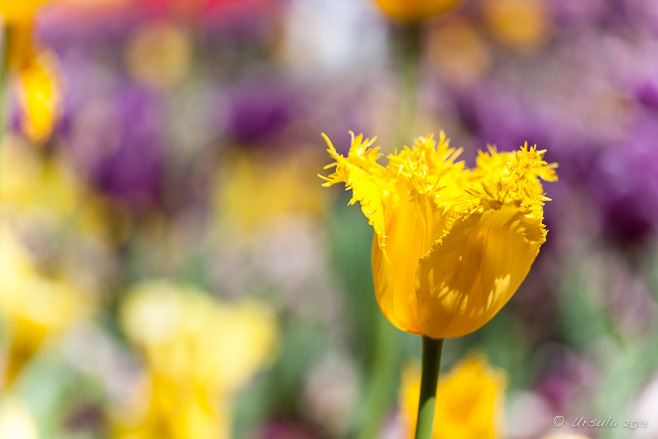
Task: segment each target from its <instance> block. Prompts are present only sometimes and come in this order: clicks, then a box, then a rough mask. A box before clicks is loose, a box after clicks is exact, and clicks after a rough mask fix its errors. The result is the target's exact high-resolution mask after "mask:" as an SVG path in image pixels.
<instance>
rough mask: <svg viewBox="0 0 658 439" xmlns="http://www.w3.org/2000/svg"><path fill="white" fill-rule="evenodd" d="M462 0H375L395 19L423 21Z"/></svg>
mask: <svg viewBox="0 0 658 439" xmlns="http://www.w3.org/2000/svg"><path fill="white" fill-rule="evenodd" d="M460 1H461V0H375V2H376V3H377V5H379V7H380V8H381V9H382V10H383V11H384V12H385V13H386V14H387V15H388V16H389V17H390V18H392V19H393V20H398V21H404V22H417V21H421V20H424V19H427V18H430V17H433V16H435V15H438V14H440V13H442V12H445V11H448V10H450V9H452V8H453V7H455V6H456V5H457V4H458V3H460Z"/></svg>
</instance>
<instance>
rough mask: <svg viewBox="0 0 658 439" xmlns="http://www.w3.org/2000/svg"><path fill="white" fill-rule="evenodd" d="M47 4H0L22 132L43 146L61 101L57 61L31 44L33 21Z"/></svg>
mask: <svg viewBox="0 0 658 439" xmlns="http://www.w3.org/2000/svg"><path fill="white" fill-rule="evenodd" d="M46 1H47V0H0V15H1V16H2V21H3V26H4V27H5V28H6V30H7V31H6V32H5V35H6V36H7V41H6V42H5V44H6V47H5V50H6V51H7V63H8V65H7V66H5V68H15V69H16V70H17V71H18V76H19V78H18V79H19V81H18V84H17V87H18V98H19V104H20V107H21V114H22V125H23V131H24V132H25V134H27V135H28V136H29V137H30V138H31V139H32V140H33V141H35V142H40V141H42V140H44V139H45V138H47V137H48V136H49V135H50V133H51V132H52V129H53V126H54V122H55V120H56V118H57V114H58V112H59V105H60V101H61V95H60V80H59V78H58V75H57V67H56V65H55V61H54V57H53V56H52V55H51V54H49V53H47V52H45V51H44V50H37V51H35V48H34V46H33V44H32V40H31V33H32V17H33V16H34V14H35V12H36V10H37V9H38V8H39V7H40V6H41V5H42V4H43V3H46Z"/></svg>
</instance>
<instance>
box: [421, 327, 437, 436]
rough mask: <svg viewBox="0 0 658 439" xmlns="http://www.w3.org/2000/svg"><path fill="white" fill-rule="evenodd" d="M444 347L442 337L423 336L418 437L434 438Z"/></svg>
mask: <svg viewBox="0 0 658 439" xmlns="http://www.w3.org/2000/svg"><path fill="white" fill-rule="evenodd" d="M442 348H443V339H442V338H441V339H438V340H436V339H433V338H430V337H427V336H423V371H422V374H421V378H420V398H419V400H418V418H417V422H416V436H415V437H416V439H431V438H432V427H433V425H434V406H435V404H436V387H437V385H438V384H439V366H440V364H441V350H442Z"/></svg>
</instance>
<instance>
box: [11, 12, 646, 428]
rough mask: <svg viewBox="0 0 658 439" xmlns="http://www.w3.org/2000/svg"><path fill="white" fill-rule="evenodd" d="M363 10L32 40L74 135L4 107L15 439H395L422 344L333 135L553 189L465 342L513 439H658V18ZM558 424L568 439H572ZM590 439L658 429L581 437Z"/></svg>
mask: <svg viewBox="0 0 658 439" xmlns="http://www.w3.org/2000/svg"><path fill="white" fill-rule="evenodd" d="M402 34H403V32H401V25H400V24H396V23H395V22H393V21H392V20H390V19H389V17H387V16H386V15H384V14H383V13H382V12H381V11H380V10H379V9H378V7H377V5H376V4H375V3H374V2H370V1H368V0H331V1H329V0H287V1H283V0H280V1H279V0H244V1H230V0H208V1H202V0H143V1H139V0H122V1H118V0H117V1H110V0H103V1H102V2H101V1H98V2H91V1H90V0H87V1H84V0H68V1H66V0H63V1H60V2H56V1H52V2H50V3H46V4H44V6H43V7H42V8H40V9H39V10H38V11H37V14H36V16H35V25H34V29H33V38H34V40H36V41H39V42H40V44H41V46H42V47H43V49H44V50H46V49H47V50H48V51H50V53H51V55H52V56H53V59H54V61H55V64H56V66H57V72H58V75H59V76H58V84H59V86H60V87H61V96H62V101H61V106H60V109H59V112H58V114H57V118H56V122H55V126H54V129H53V131H52V133H51V134H50V135H48V136H46V137H45V138H43V139H39V140H38V141H35V140H34V139H33V138H32V137H31V136H29V135H27V134H26V133H25V132H24V130H23V124H22V123H21V114H20V112H19V111H18V104H17V101H18V100H19V99H18V92H17V91H16V88H15V87H13V86H12V76H11V72H10V77H9V79H8V82H7V84H6V86H5V87H6V92H5V99H4V102H5V114H6V117H5V119H6V122H5V130H4V134H3V137H2V147H1V152H0V156H1V157H0V197H1V199H0V203H1V204H0V322H1V328H2V329H1V332H0V343H1V344H0V348H1V350H0V363H2V367H1V368H0V369H1V370H2V371H3V377H4V378H3V379H2V380H0V382H2V387H1V388H2V390H1V397H0V437H1V438H3V439H14V438H17V439H33V438H46V439H50V438H67V439H82V438H115V437H116V438H144V439H146V438H163V439H167V438H172V439H178V438H191V439H196V438H199V439H204V438H214V439H218V438H237V439H242V438H259V439H260V438H262V439H304V438H342V437H346V438H362V439H371V438H386V439H402V438H406V437H408V436H407V433H405V431H404V427H403V425H402V423H401V422H400V413H399V412H400V410H399V409H398V407H399V406H400V404H399V401H400V385H401V376H402V370H403V368H404V367H405V365H406V364H407V363H409V362H413V361H414V360H415V361H417V360H418V358H419V354H420V338H419V337H416V336H412V335H409V334H405V333H402V332H400V331H398V330H396V329H395V328H394V327H393V326H392V325H390V324H389V323H388V322H387V321H386V320H385V319H384V318H383V317H382V316H381V313H380V311H379V309H378V307H377V304H376V302H375V299H374V292H373V287H372V277H371V271H370V245H371V240H372V230H371V228H370V227H369V226H368V224H367V221H366V220H365V218H364V217H363V215H362V214H361V212H360V209H359V207H358V206H347V203H348V201H349V194H347V193H345V192H343V191H342V190H341V188H338V187H333V188H331V189H326V188H322V187H321V183H322V181H321V180H320V178H318V176H317V174H318V173H325V174H326V172H325V171H323V170H322V167H323V166H324V165H325V164H326V163H329V162H330V159H329V156H328V155H327V154H326V151H325V149H326V145H325V144H324V141H323V140H322V138H321V136H320V133H322V132H324V133H326V134H327V135H328V136H329V137H330V138H331V139H332V141H333V143H334V144H335V145H336V147H337V148H338V149H339V150H340V151H342V152H343V153H344V152H346V150H347V148H348V146H349V142H350V136H349V134H348V132H349V131H350V130H351V131H354V132H356V133H357V134H358V133H364V134H365V135H366V136H367V137H372V136H375V135H377V136H378V142H377V144H378V145H380V146H381V147H382V149H383V151H385V152H392V151H393V149H394V148H395V147H401V146H402V145H403V144H404V143H411V142H412V138H413V137H417V136H424V135H427V134H429V133H435V134H436V135H438V134H439V132H440V131H441V130H443V131H445V133H446V135H447V136H448V137H449V138H451V145H453V146H456V147H458V146H462V147H463V148H464V154H463V158H464V160H465V161H466V162H467V163H470V164H472V163H473V160H474V157H475V155H476V153H477V151H478V149H484V148H486V145H487V144H495V145H497V147H498V148H499V149H500V150H511V149H515V148H518V147H519V146H520V145H522V144H523V143H524V142H526V141H527V142H528V143H529V144H530V145H533V144H537V145H538V146H539V147H540V148H545V149H546V150H547V153H546V159H547V161H549V162H558V163H559V169H558V174H559V177H560V180H559V182H557V183H551V184H546V185H545V189H546V192H547V195H548V196H549V197H550V198H552V201H551V202H549V203H547V205H546V208H545V216H546V223H547V226H548V229H549V234H548V241H547V243H546V244H545V245H544V246H543V248H542V250H541V252H540V254H539V257H538V258H537V260H536V262H535V264H534V266H533V268H532V270H531V272H530V275H529V276H528V278H527V279H526V280H525V282H524V283H523V285H522V286H521V288H520V289H519V290H518V292H517V294H516V295H515V296H514V297H513V299H512V300H511V301H510V303H509V304H508V305H507V306H506V307H505V308H504V309H503V310H502V311H501V312H500V313H499V314H498V315H497V316H496V317H495V318H494V319H493V320H492V321H491V322H490V323H489V324H487V325H486V326H485V327H484V328H482V329H481V330H479V331H477V332H475V333H473V334H471V335H469V336H466V337H463V338H461V339H450V340H448V341H447V342H446V343H445V348H444V357H443V364H442V368H443V369H444V370H449V369H450V368H451V367H452V366H453V365H454V364H456V363H457V362H459V360H460V359H461V358H463V357H464V356H466V355H467V354H468V353H470V352H479V353H482V354H484V355H486V358H487V359H488V362H489V363H490V364H491V365H492V367H494V368H495V369H497V370H499V371H501V373H504V374H505V376H506V385H505V387H504V389H503V391H504V395H505V398H504V403H503V407H504V422H503V423H502V424H501V425H499V426H498V427H497V432H498V436H499V437H501V438H510V439H533V438H540V437H544V436H547V435H549V434H551V433H555V432H556V431H562V432H566V431H569V430H571V431H575V432H577V433H580V434H584V435H587V436H588V437H590V438H593V439H595V438H601V439H614V438H642V439H649V438H658V355H657V354H656V347H657V346H658V330H657V321H656V320H657V317H658V316H657V312H658V309H657V306H656V305H657V304H656V301H657V299H658V265H657V264H658V257H657V256H658V255H657V252H656V227H657V226H658V3H656V2H651V1H635V0H579V1H570V0H462V1H461V2H459V3H458V4H457V5H456V6H455V7H454V8H453V9H452V10H450V11H448V12H445V13H443V14H441V15H439V16H437V17H434V18H432V19H430V20H427V21H426V22H424V23H423V25H422V28H421V36H420V38H421V40H420V54H419V56H418V62H417V69H418V70H417V81H416V93H417V96H416V103H415V113H414V118H413V121H414V122H413V126H412V127H411V129H410V132H411V134H412V135H411V137H410V138H408V139H404V140H402V141H401V142H402V143H396V142H400V140H398V135H399V131H398V130H399V128H398V127H399V125H400V119H401V117H402V116H401V110H400V108H401V106H402V105H403V100H404V97H403V96H402V94H403V93H402V91H403V86H402V85H401V84H402V83H403V79H402V77H403V76H404V69H403V68H401V65H402V64H403V62H402V60H403V59H404V57H405V54H406V52H405V46H404V45H401V44H400V38H401V37H400V36H401V35H402ZM557 415H561V416H564V417H565V419H566V422H565V425H564V426H563V427H561V428H560V429H559V430H557V429H556V428H555V427H554V426H553V419H554V417H555V416H557ZM581 416H582V417H584V418H585V419H593V418H596V419H607V418H609V417H610V418H612V419H617V420H619V422H620V424H621V422H622V421H623V420H625V419H629V420H633V419H635V420H640V421H641V420H646V421H647V424H648V425H647V426H645V427H643V428H637V429H631V428H623V427H621V426H620V427H617V428H614V427H608V428H605V427H601V428H588V427H577V428H574V427H571V421H573V420H577V419H579V418H580V417H581Z"/></svg>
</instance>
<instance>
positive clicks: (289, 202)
mask: <svg viewBox="0 0 658 439" xmlns="http://www.w3.org/2000/svg"><path fill="white" fill-rule="evenodd" d="M226 163H227V166H225V167H223V168H221V170H220V171H219V172H217V180H216V181H215V191H214V193H215V203H214V204H215V215H216V216H217V218H220V219H221V221H220V222H223V223H229V226H233V229H234V230H232V232H236V231H237V232H245V233H246V234H253V233H254V232H255V231H258V230H259V229H262V228H267V227H271V226H272V224H274V223H275V222H276V221H277V220H279V219H281V218H284V217H286V216H297V215H301V216H309V217H318V216H320V215H321V214H322V213H323V212H324V211H325V208H326V206H327V201H328V200H327V197H326V196H325V194H324V193H323V191H322V189H321V188H320V187H319V186H318V185H317V184H313V183H314V181H313V180H312V179H313V178H315V177H314V175H313V172H311V170H312V169H317V164H318V163H319V159H318V157H317V156H316V155H313V154H312V153H309V152H307V151H303V150H302V151H299V152H298V153H296V154H280V153H278V154H271V153H259V152H246V153H244V152H236V153H234V155H233V156H232V157H231V158H230V159H229V160H226ZM316 181H317V180H316Z"/></svg>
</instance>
